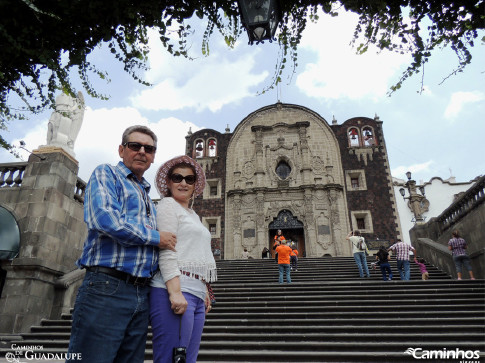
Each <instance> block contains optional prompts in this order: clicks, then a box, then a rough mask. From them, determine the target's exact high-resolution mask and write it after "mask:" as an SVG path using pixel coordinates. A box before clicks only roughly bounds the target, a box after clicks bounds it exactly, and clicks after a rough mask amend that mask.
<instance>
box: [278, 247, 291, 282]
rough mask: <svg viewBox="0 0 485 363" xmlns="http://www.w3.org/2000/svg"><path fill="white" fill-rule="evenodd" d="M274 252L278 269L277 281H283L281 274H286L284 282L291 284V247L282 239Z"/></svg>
mask: <svg viewBox="0 0 485 363" xmlns="http://www.w3.org/2000/svg"><path fill="white" fill-rule="evenodd" d="M276 253H277V254H278V271H279V283H280V284H282V283H283V274H285V275H286V283H288V284H291V272H290V253H291V247H290V246H287V245H286V240H285V239H284V240H282V241H281V244H280V245H279V246H278V247H276Z"/></svg>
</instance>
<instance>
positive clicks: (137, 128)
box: [121, 125, 157, 146]
mask: <svg viewBox="0 0 485 363" xmlns="http://www.w3.org/2000/svg"><path fill="white" fill-rule="evenodd" d="M134 132H140V133H142V134H145V135H148V136H150V137H151V138H152V139H153V143H154V146H157V135H155V133H154V132H153V131H152V130H150V129H149V128H148V127H146V126H143V125H135V126H130V127H128V128H127V129H126V130H125V132H123V136H122V137H121V145H123V144H126V143H127V142H128V137H129V136H130V135H131V134H132V133H134Z"/></svg>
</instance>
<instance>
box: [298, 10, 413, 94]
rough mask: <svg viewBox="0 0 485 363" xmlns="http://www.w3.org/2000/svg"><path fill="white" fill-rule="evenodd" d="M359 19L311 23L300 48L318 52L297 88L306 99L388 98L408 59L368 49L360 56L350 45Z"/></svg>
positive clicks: (345, 16) (322, 18)
mask: <svg viewBox="0 0 485 363" xmlns="http://www.w3.org/2000/svg"><path fill="white" fill-rule="evenodd" d="M357 21H358V17H357V16H356V15H355V14H353V13H344V12H341V13H340V14H339V15H338V16H337V17H330V16H326V15H322V14H321V15H320V20H319V21H318V23H316V24H313V23H309V25H308V27H307V29H306V30H305V33H304V35H303V38H302V43H301V49H302V50H309V51H311V52H314V53H316V60H314V61H313V62H312V63H308V64H307V66H306V67H305V69H304V70H303V71H302V72H301V73H300V74H299V76H298V78H297V81H296V85H297V86H298V87H299V88H300V90H301V91H302V92H304V93H305V94H306V95H307V96H310V97H316V98H330V99H341V98H349V99H354V100H355V99H361V98H368V97H370V98H372V99H378V98H382V97H385V96H386V93H387V91H388V89H389V85H390V82H394V81H396V80H397V72H398V71H399V69H400V68H401V65H403V64H405V63H407V61H408V57H407V56H405V55H400V54H397V53H390V52H381V53H379V54H376V50H375V49H372V48H371V49H369V50H368V51H367V52H366V53H365V54H362V55H357V54H356V48H352V47H351V45H350V44H349V43H350V41H351V40H352V37H353V32H354V28H355V25H356V24H357Z"/></svg>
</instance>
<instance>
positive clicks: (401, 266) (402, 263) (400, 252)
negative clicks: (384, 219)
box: [387, 239, 416, 281]
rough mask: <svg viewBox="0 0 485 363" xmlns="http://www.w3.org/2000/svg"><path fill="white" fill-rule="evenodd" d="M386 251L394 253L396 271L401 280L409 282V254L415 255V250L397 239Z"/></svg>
mask: <svg viewBox="0 0 485 363" xmlns="http://www.w3.org/2000/svg"><path fill="white" fill-rule="evenodd" d="M387 251H388V252H390V251H394V252H395V253H396V263H397V270H398V271H399V276H400V277H401V280H405V281H408V280H410V279H411V268H410V266H409V252H410V251H413V252H414V254H416V249H415V248H414V247H413V246H411V245H408V244H407V243H405V242H402V241H401V240H400V239H398V240H397V242H396V243H394V244H393V245H392V246H391V247H389V249H388V250H387Z"/></svg>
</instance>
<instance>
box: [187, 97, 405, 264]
mask: <svg viewBox="0 0 485 363" xmlns="http://www.w3.org/2000/svg"><path fill="white" fill-rule="evenodd" d="M186 154H187V155H190V156H192V157H194V158H195V159H196V160H197V161H198V162H199V163H200V164H201V165H202V166H203V168H204V170H205V172H206V178H207V185H206V189H205V190H204V193H203V194H202V195H201V196H199V197H198V198H197V199H196V201H195V204H194V209H195V210H196V211H197V213H198V214H199V215H200V216H201V218H202V222H203V223H204V224H205V225H206V226H207V227H208V228H209V230H210V232H211V234H212V237H213V238H212V249H213V252H214V255H215V256H216V258H221V259H233V258H241V256H242V252H243V250H244V249H247V251H248V252H249V255H250V256H251V257H253V258H261V252H262V250H263V249H264V248H265V247H267V248H269V249H271V247H272V244H273V243H272V242H273V237H274V235H275V234H276V232H277V230H278V229H281V230H282V232H283V235H284V236H285V237H286V239H290V240H292V241H294V242H295V243H296V244H297V247H298V249H299V251H300V256H308V257H320V256H350V255H351V250H350V246H349V243H348V241H346V239H345V237H346V236H347V234H348V233H349V231H350V230H356V229H358V230H360V231H361V233H362V235H363V236H364V237H365V238H366V241H368V244H369V245H370V246H371V247H372V248H377V247H378V245H381V244H385V245H388V244H391V243H394V242H395V241H396V240H397V239H398V238H401V232H400V231H401V229H400V225H399V216H398V214H397V210H396V200H395V195H394V190H393V185H392V177H391V173H390V168H389V162H388V156H387V150H386V145H385V141H384V134H383V129H382V121H380V120H379V119H378V117H377V116H376V117H375V118H373V119H371V118H366V117H354V118H351V119H349V120H346V121H345V122H343V123H342V124H338V123H337V121H336V120H333V121H332V124H331V125H330V124H329V123H328V122H327V121H326V120H325V119H324V118H323V117H321V116H320V115H318V114H317V113H316V112H314V111H312V110H310V109H308V108H305V107H303V106H298V105H292V104H283V103H277V104H275V105H270V106H266V107H263V108H261V109H259V110H257V111H254V112H253V113H251V114H249V115H248V116H247V117H246V118H244V119H243V120H242V121H241V122H240V123H239V124H238V125H237V127H236V128H235V130H234V132H232V133H231V132H229V130H228V129H226V132H225V133H220V132H218V131H216V130H212V129H203V130H199V131H197V132H195V133H191V132H189V134H188V135H187V136H186Z"/></svg>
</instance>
